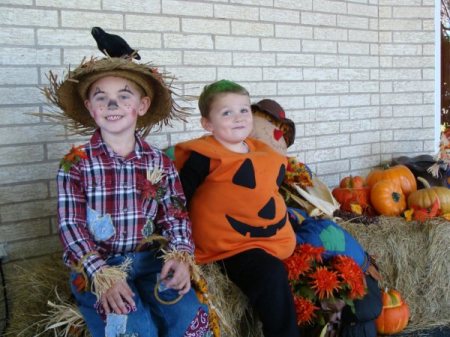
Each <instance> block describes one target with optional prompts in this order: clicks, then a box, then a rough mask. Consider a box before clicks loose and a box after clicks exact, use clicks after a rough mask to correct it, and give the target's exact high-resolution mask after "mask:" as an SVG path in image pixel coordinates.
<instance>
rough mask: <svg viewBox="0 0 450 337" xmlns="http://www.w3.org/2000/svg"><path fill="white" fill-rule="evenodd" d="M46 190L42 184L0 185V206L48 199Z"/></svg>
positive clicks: (45, 185)
mask: <svg viewBox="0 0 450 337" xmlns="http://www.w3.org/2000/svg"><path fill="white" fill-rule="evenodd" d="M2 169H3V168H2ZM47 190H48V187H47V184H46V183H42V182H39V183H34V184H23V185H14V186H8V185H6V186H1V185H0V204H9V203H18V202H24V201H29V200H37V199H45V198H47V197H48V191H47ZM0 237H1V235H0Z"/></svg>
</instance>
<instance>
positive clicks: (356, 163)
mask: <svg viewBox="0 0 450 337" xmlns="http://www.w3.org/2000/svg"><path fill="white" fill-rule="evenodd" d="M380 162H381V159H380V156H379V155H372V156H364V157H362V158H351V159H350V168H351V169H352V170H363V169H367V171H369V170H370V169H372V168H373V167H375V166H377V165H379V164H380ZM361 172H364V171H361ZM367 173H368V172H367ZM367 173H361V174H362V175H363V176H365V175H366V174H367Z"/></svg>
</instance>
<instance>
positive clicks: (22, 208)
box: [0, 200, 56, 222]
mask: <svg viewBox="0 0 450 337" xmlns="http://www.w3.org/2000/svg"><path fill="white" fill-rule="evenodd" d="M0 213H1V215H2V222H11V221H19V220H26V219H33V218H42V217H46V216H49V215H54V214H56V201H55V200H38V201H30V202H22V203H17V204H13V205H7V206H0Z"/></svg>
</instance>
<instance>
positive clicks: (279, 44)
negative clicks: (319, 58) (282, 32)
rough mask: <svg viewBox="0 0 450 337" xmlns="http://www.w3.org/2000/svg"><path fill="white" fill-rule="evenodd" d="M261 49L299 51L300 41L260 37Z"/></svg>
mask: <svg viewBox="0 0 450 337" xmlns="http://www.w3.org/2000/svg"><path fill="white" fill-rule="evenodd" d="M261 49H262V50H263V51H280V52H283V51H284V52H299V51H300V41H299V40H290V39H271V38H262V39H261Z"/></svg>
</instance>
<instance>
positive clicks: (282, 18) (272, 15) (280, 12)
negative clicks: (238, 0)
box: [259, 8, 300, 23]
mask: <svg viewBox="0 0 450 337" xmlns="http://www.w3.org/2000/svg"><path fill="white" fill-rule="evenodd" d="M259 13H260V14H259V19H260V20H261V21H271V22H283V23H300V13H299V12H298V11H292V10H285V9H273V8H260V9H259Z"/></svg>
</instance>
